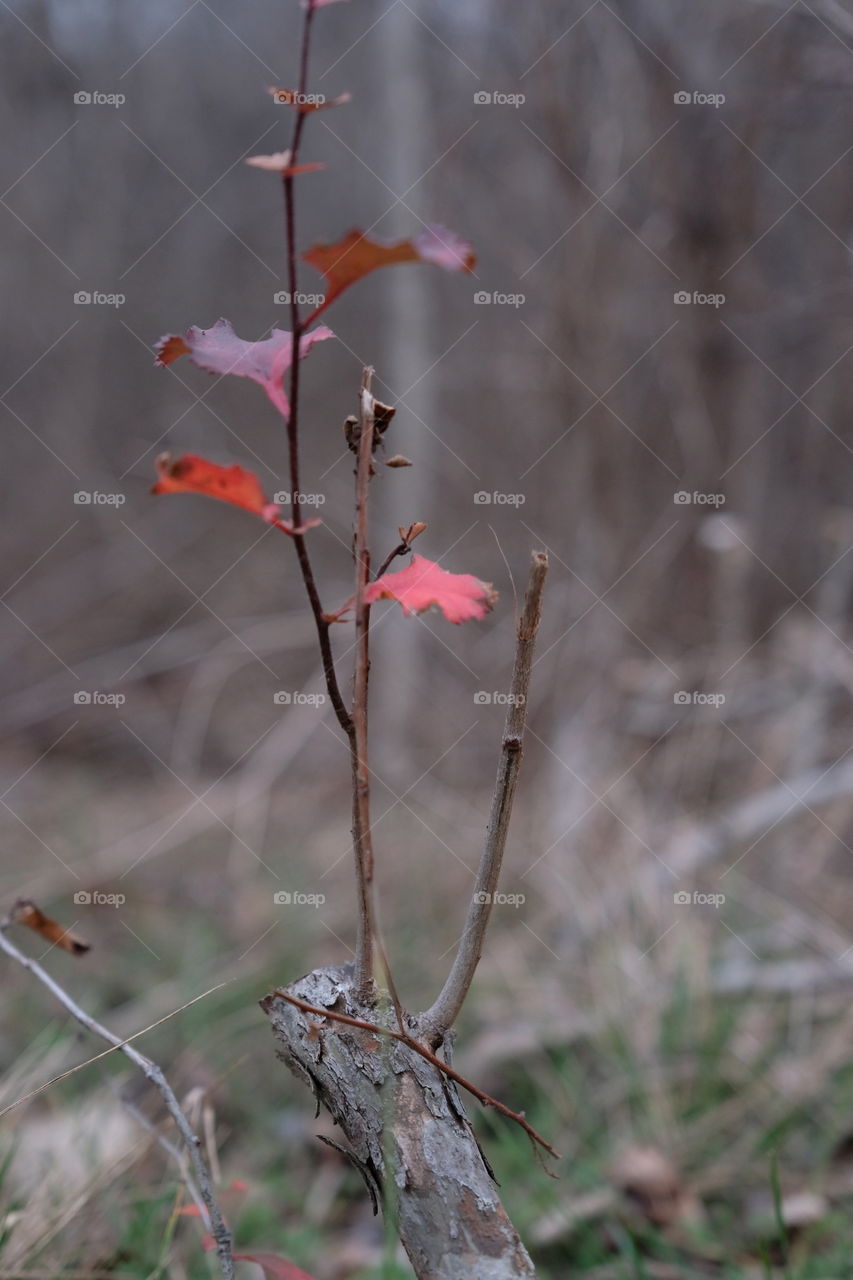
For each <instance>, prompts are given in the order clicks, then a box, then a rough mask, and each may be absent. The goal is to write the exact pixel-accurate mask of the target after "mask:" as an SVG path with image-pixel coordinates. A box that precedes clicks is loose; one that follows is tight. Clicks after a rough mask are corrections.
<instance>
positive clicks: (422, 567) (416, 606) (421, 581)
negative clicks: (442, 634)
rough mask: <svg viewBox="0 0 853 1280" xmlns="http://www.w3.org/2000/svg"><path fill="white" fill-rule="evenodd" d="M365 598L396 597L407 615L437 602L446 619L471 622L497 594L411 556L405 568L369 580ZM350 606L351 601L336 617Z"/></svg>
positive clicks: (475, 581)
mask: <svg viewBox="0 0 853 1280" xmlns="http://www.w3.org/2000/svg"><path fill="white" fill-rule="evenodd" d="M364 598H365V600H366V601H367V603H368V604H375V603H376V601H377V600H396V601H397V603H398V604H399V605H400V607H401V608H402V610H403V613H404V614H406V615H410V614H413V613H423V612H424V610H425V609H429V608H431V606H432V605H436V606H437V607H438V608H439V609H440V610H441V612H442V613H443V614H444V616H445V618H447V620H448V622H470V621H472V620H474V619H477V618H485V616H486V614H487V613H488V612H489V611H490V610H491V609H492V608H493V607H494V604H495V601H496V600H497V598H498V596H497V592H496V591H495V589H494V587H492V586H491V584H490V583H488V582H481V581H480V579H479V578H475V577H474V576H473V574H470V573H448V572H447V570H446V569H442V568H441V566H440V565H437V564H435V563H434V562H433V561H432V560H427V559H425V558H424V557H423V556H414V557H413V559H412V563H411V564H410V565H409V566H408V568H406V569H401V570H400V571H399V573H383V575H382V577H381V578H377V579H376V581H375V582H371V583H370V584H369V586H368V587H367V589H366V590H365V593H364ZM350 608H352V601H351V600H350V601H348V602H347V604H345V605H344V607H343V608H342V609H341V610H340V612H339V613H338V614H337V615H336V616H337V617H340V616H341V614H343V613H345V612H346V611H347V610H348V609H350Z"/></svg>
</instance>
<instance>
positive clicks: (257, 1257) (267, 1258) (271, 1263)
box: [234, 1253, 316, 1280]
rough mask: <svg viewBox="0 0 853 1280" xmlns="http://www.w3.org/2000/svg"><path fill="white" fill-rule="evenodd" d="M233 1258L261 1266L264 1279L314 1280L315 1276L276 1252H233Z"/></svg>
mask: <svg viewBox="0 0 853 1280" xmlns="http://www.w3.org/2000/svg"><path fill="white" fill-rule="evenodd" d="M234 1260H235V1261H236V1262H254V1263H255V1264H256V1266H259V1267H260V1268H261V1271H263V1273H264V1275H265V1277H266V1280H316V1277H315V1276H309V1274H308V1272H307V1271H303V1270H302V1268H301V1267H297V1266H296V1265H295V1264H294V1263H293V1262H288V1261H287V1259H286V1258H280V1257H279V1256H278V1254H276V1253H235V1254H234Z"/></svg>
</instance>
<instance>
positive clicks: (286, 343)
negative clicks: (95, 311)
mask: <svg viewBox="0 0 853 1280" xmlns="http://www.w3.org/2000/svg"><path fill="white" fill-rule="evenodd" d="M334 336H335V335H334V334H333V333H332V331H331V329H327V328H326V326H325V325H320V326H319V328H317V329H312V331H311V332H310V333H304V334H303V335H302V337H301V339H300V341H299V356H300V359H304V357H305V356H307V354H308V352H309V351H310V350H311V348H312V347H313V345H314V343H315V342H322V341H323V340H324V339H326V338H333V337H334ZM155 350H156V352H157V360H156V363H157V364H162V365H167V364H172V363H173V362H174V361H175V360H177V359H178V357H179V356H183V355H188V356H189V357H190V359H191V360H192V362H193V364H196V365H198V367H199V368H200V369H206V370H207V372H208V373H218V374H226V373H233V374H236V375H237V376H238V377H241V378H251V379H252V381H253V382H257V383H259V384H260V385H261V386H262V387H263V389H264V391H266V393H267V395H268V396H269V398H270V400H272V402H273V404H274V405H275V407H276V408H277V409H278V411H279V413H281V414H282V416H283V417H284V418H285V419H287V418H289V417H290V405H289V404H288V401H287V396H286V395H285V393H284V375H285V374H286V373H287V370H288V369H289V368H290V365H291V357H292V352H293V336H292V334H289V333H287V332H286V331H285V330H283V329H273V331H272V333H271V334H270V336H269V337H268V338H263V339H262V340H261V341H260V342H247V341H246V340H245V339H244V338H238V337H237V335H236V333H235V332H234V330H233V329H232V327H231V324H230V323H229V321H228V320H217V321H216V324H215V325H213V327H212V328H210V329H199V328H198V326H197V325H193V326H192V327H191V328H190V329H187V331H186V333H185V334H184V335H183V336H181V335H180V334H177V333H168V334H166V336H165V337H163V338H161V339H160V341H159V342H158V343H157V345H156V347H155Z"/></svg>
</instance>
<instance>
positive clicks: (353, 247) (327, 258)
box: [302, 227, 477, 324]
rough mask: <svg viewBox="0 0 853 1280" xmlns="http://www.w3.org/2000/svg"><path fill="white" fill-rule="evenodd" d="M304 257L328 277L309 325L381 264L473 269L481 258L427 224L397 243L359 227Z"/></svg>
mask: <svg viewBox="0 0 853 1280" xmlns="http://www.w3.org/2000/svg"><path fill="white" fill-rule="evenodd" d="M302 257H303V258H304V259H305V261H306V262H308V263H310V264H311V266H312V267H315V268H316V270H317V271H319V272H320V274H321V275H322V276H324V277H325V280H326V300H325V302H324V303H323V304H322V306H320V307H318V308H317V310H316V311H315V312H314V313H313V315H312V316H311V317H310V319H309V320H308V323H309V324H310V323H311V321H312V320H316V318H317V316H319V315H320V313H321V312H322V311H325V310H326V307H328V306H329V305H330V303H332V302H334V300H335V298H337V297H338V295H339V294H341V293H343V291H344V289H347V288H349V286H350V285H351V284H355V282H356V280H360V279H361V278H362V276H366V275H368V274H369V272H371V271H375V270H376V269H377V268H378V267H388V266H391V265H392V264H393V263H395V262H431V263H433V264H434V265H435V266H437V267H443V268H444V269H445V271H473V270H474V265H475V263H476V261H477V259H476V258H475V256H474V251H473V250H472V248H471V246H470V245H469V244H468V243H467V241H465V240H462V239H461V238H460V237H459V236H457V235H456V234H455V232H453V231H447V230H445V228H444V227H427V228H426V230H424V231H422V232H421V234H420V235H419V236H416V237H415V238H414V239H413V240H398V241H397V243H396V244H382V243H381V242H380V241H378V240H371V239H369V238H368V236H366V235H365V233H364V232H363V231H359V230H357V229H356V230H354V231H350V232H348V233H347V235H345V236H344V238H343V239H342V240H339V241H338V242H337V244H315V245H314V247H313V248H312V249H308V250H307V251H306V252H305V253H303V255H302Z"/></svg>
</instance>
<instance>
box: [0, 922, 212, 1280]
mask: <svg viewBox="0 0 853 1280" xmlns="http://www.w3.org/2000/svg"><path fill="white" fill-rule="evenodd" d="M0 950H3V951H5V953H6V955H7V956H9V958H10V959H11V960H14V961H16V962H17V963H18V964H19V965H21V966H22V967H23V968H24V969H27V970H28V971H29V972H30V973H31V974H32V975H33V977H34V978H37V979H38V981H39V982H41V983H42V985H43V986H45V987H47V989H48V991H50V993H51V994H52V995H53V996H54V997H55V998H56V999H57V1000H58V1001H59V1003H60V1004H61V1005H62V1007H63V1008H64V1009H66V1010H67V1011H68V1013H70V1014H71V1016H72V1017H73V1018H75V1019H76V1020H77V1021H78V1022H79V1023H80V1025H81V1026H83V1027H85V1028H86V1030H87V1031H91V1032H92V1034H93V1035H96V1036H99V1037H100V1039H102V1040H106V1042H107V1043H108V1044H110V1045H112V1047H113V1048H114V1049H118V1050H119V1051H120V1052H121V1053H123V1054H124V1055H125V1057H126V1058H129V1059H130V1061H131V1062H132V1063H133V1064H134V1066H137V1067H138V1068H139V1069H140V1071H141V1072H142V1073H143V1075H144V1076H145V1077H146V1079H147V1080H148V1081H150V1083H151V1084H153V1085H154V1088H155V1089H157V1090H158V1092H159V1093H160V1096H161V1097H162V1099H163V1102H164V1103H165V1106H166V1110H167V1111H168V1112H169V1115H170V1116H171V1117H172V1119H173V1120H174V1122H175V1125H176V1127H177V1130H178V1132H179V1133H180V1135H181V1138H182V1139H183V1142H184V1146H185V1147H186V1149H187V1151H188V1153H189V1158H190V1161H191V1163H192V1166H193V1172H194V1174H195V1180H196V1183H197V1184H198V1189H199V1193H200V1195H201V1198H202V1200H203V1201H204V1206H205V1210H206V1212H207V1215H208V1218H209V1224H207V1223H206V1224H205V1225H209V1227H210V1231H211V1234H212V1236H213V1238H214V1240H215V1241H216V1254H217V1257H218V1259H219V1267H220V1270H221V1271H222V1274H223V1276H224V1277H225V1280H234V1261H233V1258H232V1254H231V1232H230V1231H229V1230H228V1227H227V1226H226V1224H225V1219H224V1218H223V1216H222V1212H221V1210H220V1208H219V1205H218V1203H217V1201H216V1197H215V1196H214V1194H213V1187H212V1184H211V1180H210V1175H209V1173H208V1171H207V1166H206V1165H205V1163H204V1158H203V1156H202V1154H201V1151H200V1149H199V1146H200V1143H199V1139H198V1138H197V1137H196V1135H195V1133H194V1132H193V1130H192V1127H191V1125H190V1122H189V1120H188V1119H187V1117H186V1115H185V1114H184V1112H183V1110H182V1109H181V1105H180V1103H179V1102H178V1099H177V1098H176V1097H175V1094H174V1092H173V1091H172V1087H171V1085H170V1084H169V1082H168V1080H167V1079H166V1077H165V1075H164V1074H163V1072H162V1070H161V1069H160V1067H158V1066H157V1064H156V1062H152V1061H151V1059H150V1058H147V1057H146V1056H145V1054H143V1053H140V1052H139V1050H138V1049H134V1048H133V1047H132V1046H131V1045H130V1044H128V1043H127V1041H126V1040H121V1039H120V1038H119V1037H118V1036H116V1035H113V1033H112V1031H110V1030H108V1029H107V1027H105V1026H103V1025H102V1023H100V1022H98V1021H96V1019H95V1018H93V1017H91V1016H90V1015H89V1014H88V1013H86V1012H85V1010H83V1009H81V1008H80V1006H79V1005H78V1004H77V1003H76V1002H75V1001H74V1000H73V999H72V998H71V996H70V995H69V994H68V992H67V991H65V989H64V988H63V987H61V986H60V985H59V983H58V982H56V981H55V980H54V979H53V978H52V977H51V976H50V974H49V973H48V972H47V971H46V970H45V969H43V968H42V967H41V965H40V964H39V963H38V961H37V960H33V959H31V958H30V957H29V956H27V955H25V954H24V953H23V952H22V951H19V950H18V948H17V947H16V946H15V945H14V943H12V942H10V941H9V939H8V938H7V937H6V932H5V922H3V924H2V925H0Z"/></svg>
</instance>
